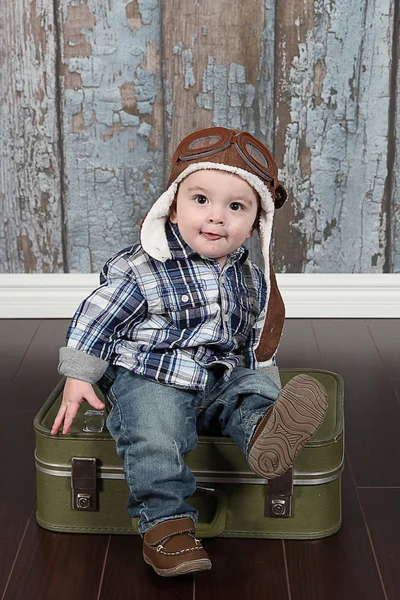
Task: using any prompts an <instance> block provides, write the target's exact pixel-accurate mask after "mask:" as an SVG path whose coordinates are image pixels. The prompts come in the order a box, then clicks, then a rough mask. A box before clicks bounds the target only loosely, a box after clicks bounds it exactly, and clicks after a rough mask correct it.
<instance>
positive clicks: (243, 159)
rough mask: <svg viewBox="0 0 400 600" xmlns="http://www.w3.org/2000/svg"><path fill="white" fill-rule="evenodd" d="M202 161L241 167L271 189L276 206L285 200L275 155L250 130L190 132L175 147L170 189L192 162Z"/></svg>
mask: <svg viewBox="0 0 400 600" xmlns="http://www.w3.org/2000/svg"><path fill="white" fill-rule="evenodd" d="M202 161H203V162H214V163H219V164H225V165H230V166H232V167H238V168H240V169H244V170H245V171H248V172H249V173H252V174H254V175H257V176H258V177H259V178H260V179H261V180H262V181H263V182H264V184H265V185H266V186H267V187H268V189H269V191H270V192H271V195H272V197H273V199H274V204H275V208H280V207H281V206H283V204H284V203H285V200H286V198H287V193H286V190H285V188H284V187H283V185H282V184H281V183H280V182H279V181H278V168H277V166H276V162H275V160H274V157H273V156H272V154H271V152H270V151H269V150H268V148H267V147H266V146H264V144H262V143H261V142H260V141H259V140H257V139H256V138H255V137H254V136H252V135H251V133H248V132H247V131H239V130H235V129H226V128H225V127H210V128H208V129H201V130H200V131H195V132H194V133H191V134H190V135H188V136H187V137H185V138H184V139H183V140H182V141H181V143H180V144H179V146H178V147H177V149H176V150H175V153H174V156H173V158H172V163H171V165H172V167H171V174H170V177H169V181H168V185H167V188H169V186H170V185H171V183H173V182H174V181H175V179H176V178H177V177H178V175H180V174H181V173H182V172H183V171H184V170H185V169H186V168H187V167H188V166H189V165H190V164H191V163H199V162H202Z"/></svg>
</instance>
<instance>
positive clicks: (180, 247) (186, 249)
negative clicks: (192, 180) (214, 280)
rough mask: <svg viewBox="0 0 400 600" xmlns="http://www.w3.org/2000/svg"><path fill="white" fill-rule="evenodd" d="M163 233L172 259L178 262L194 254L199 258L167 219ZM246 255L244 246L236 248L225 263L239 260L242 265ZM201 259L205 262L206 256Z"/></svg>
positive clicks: (247, 252)
mask: <svg viewBox="0 0 400 600" xmlns="http://www.w3.org/2000/svg"><path fill="white" fill-rule="evenodd" d="M165 233H166V235H167V240H168V246H169V249H170V251H171V255H172V258H173V259H178V260H179V259H181V260H182V259H187V258H192V257H193V256H195V255H196V254H197V255H198V256H201V255H200V254H198V253H197V252H196V251H195V250H193V249H192V248H191V247H190V246H188V244H187V243H186V242H185V240H184V239H183V237H182V236H181V233H180V231H179V228H178V225H177V224H176V223H171V221H170V220H169V219H167V222H166V225H165ZM248 255H249V251H248V250H247V248H245V247H244V246H239V248H237V249H236V250H234V251H233V252H231V253H230V254H229V255H228V260H227V262H228V263H229V264H231V265H232V264H233V263H235V262H236V261H237V260H240V262H241V263H244V261H245V260H246V258H247V257H248ZM202 258H205V259H206V260H207V257H206V256H202ZM209 260H212V259H209Z"/></svg>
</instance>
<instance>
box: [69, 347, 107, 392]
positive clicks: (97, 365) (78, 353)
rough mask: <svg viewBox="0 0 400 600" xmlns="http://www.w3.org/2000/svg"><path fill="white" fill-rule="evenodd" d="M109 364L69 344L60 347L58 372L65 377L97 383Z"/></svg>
mask: <svg viewBox="0 0 400 600" xmlns="http://www.w3.org/2000/svg"><path fill="white" fill-rule="evenodd" d="M108 365H109V363H108V362H107V361H106V360H103V359H102V358H98V357H97V356H93V355H92V354H87V353H86V352H82V350H76V348H69V347H68V346H64V347H62V348H60V362H59V364H58V372H59V373H60V375H64V376H65V377H73V378H74V379H81V380H82V381H87V382H88V383H96V382H97V381H99V379H101V377H102V376H103V375H104V373H105V372H106V371H107V368H108Z"/></svg>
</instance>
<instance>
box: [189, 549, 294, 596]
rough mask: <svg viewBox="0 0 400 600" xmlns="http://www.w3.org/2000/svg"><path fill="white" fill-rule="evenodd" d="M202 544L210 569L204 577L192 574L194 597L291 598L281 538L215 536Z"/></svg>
mask: <svg viewBox="0 0 400 600" xmlns="http://www.w3.org/2000/svg"><path fill="white" fill-rule="evenodd" d="M204 547H205V548H206V550H207V552H209V553H210V557H211V560H212V562H213V568H212V570H211V571H210V572H209V573H207V575H206V576H204V575H203V576H202V574H200V573H198V574H196V575H195V581H196V583H195V589H196V596H195V597H196V599H199V600H200V599H201V600H214V599H215V598H219V599H220V600H231V599H232V598H241V599H243V600H252V599H254V598H257V599H258V598H260V599H261V598H279V600H288V599H289V598H290V596H289V592H288V586H287V578H286V569H285V560H284V556H283V545H282V542H281V541H280V540H253V539H249V540H241V539H222V538H215V539H213V540H207V541H205V542H204Z"/></svg>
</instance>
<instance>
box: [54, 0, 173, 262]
mask: <svg viewBox="0 0 400 600" xmlns="http://www.w3.org/2000/svg"><path fill="white" fill-rule="evenodd" d="M74 6H75V7H78V9H79V10H80V12H79V10H78V18H79V15H81V17H82V22H81V23H80V33H81V36H83V37H84V40H85V42H86V45H85V46H84V49H85V51H86V55H85V56H79V48H78V49H77V52H76V55H75V56H71V54H74V46H73V45H72V47H70V48H69V49H66V51H65V53H64V63H65V64H66V65H67V68H68V70H69V72H70V73H76V74H79V75H80V79H81V88H80V89H68V88H66V89H65V96H64V112H63V133H64V155H65V173H66V198H65V214H66V225H67V235H68V237H67V239H68V267H69V271H71V272H74V271H76V272H90V271H97V270H99V269H100V268H101V267H102V265H103V264H104V262H105V260H106V259H107V258H108V257H109V256H110V255H112V254H113V253H114V252H116V251H117V250H119V249H121V248H122V247H124V246H128V245H130V244H132V243H134V242H136V241H137V239H138V232H139V225H140V222H141V220H142V217H143V215H144V214H145V212H146V211H147V210H148V208H149V206H150V205H151V204H152V202H153V201H154V199H155V197H156V195H157V194H158V193H160V192H161V190H162V186H163V173H162V170H163V169H162V167H163V163H164V152H163V131H162V119H161V108H160V107H161V102H162V98H161V80H160V79H161V78H160V72H161V64H160V58H159V46H160V5H159V3H158V2H156V1H155V0H142V1H139V2H137V1H136V0H133V2H120V1H116V0H110V1H108V0H107V1H106V0H104V1H101V2H99V1H97V0H88V2H87V4H83V3H74ZM71 7H72V3H71V1H70V0H62V14H63V19H64V35H65V37H66V39H65V44H66V45H68V44H71V42H70V39H69V37H70V38H72V34H71V30H72V31H73V32H74V35H75V39H76V24H74V23H71V14H72V13H71ZM85 25H86V27H85ZM157 103H158V105H157Z"/></svg>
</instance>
